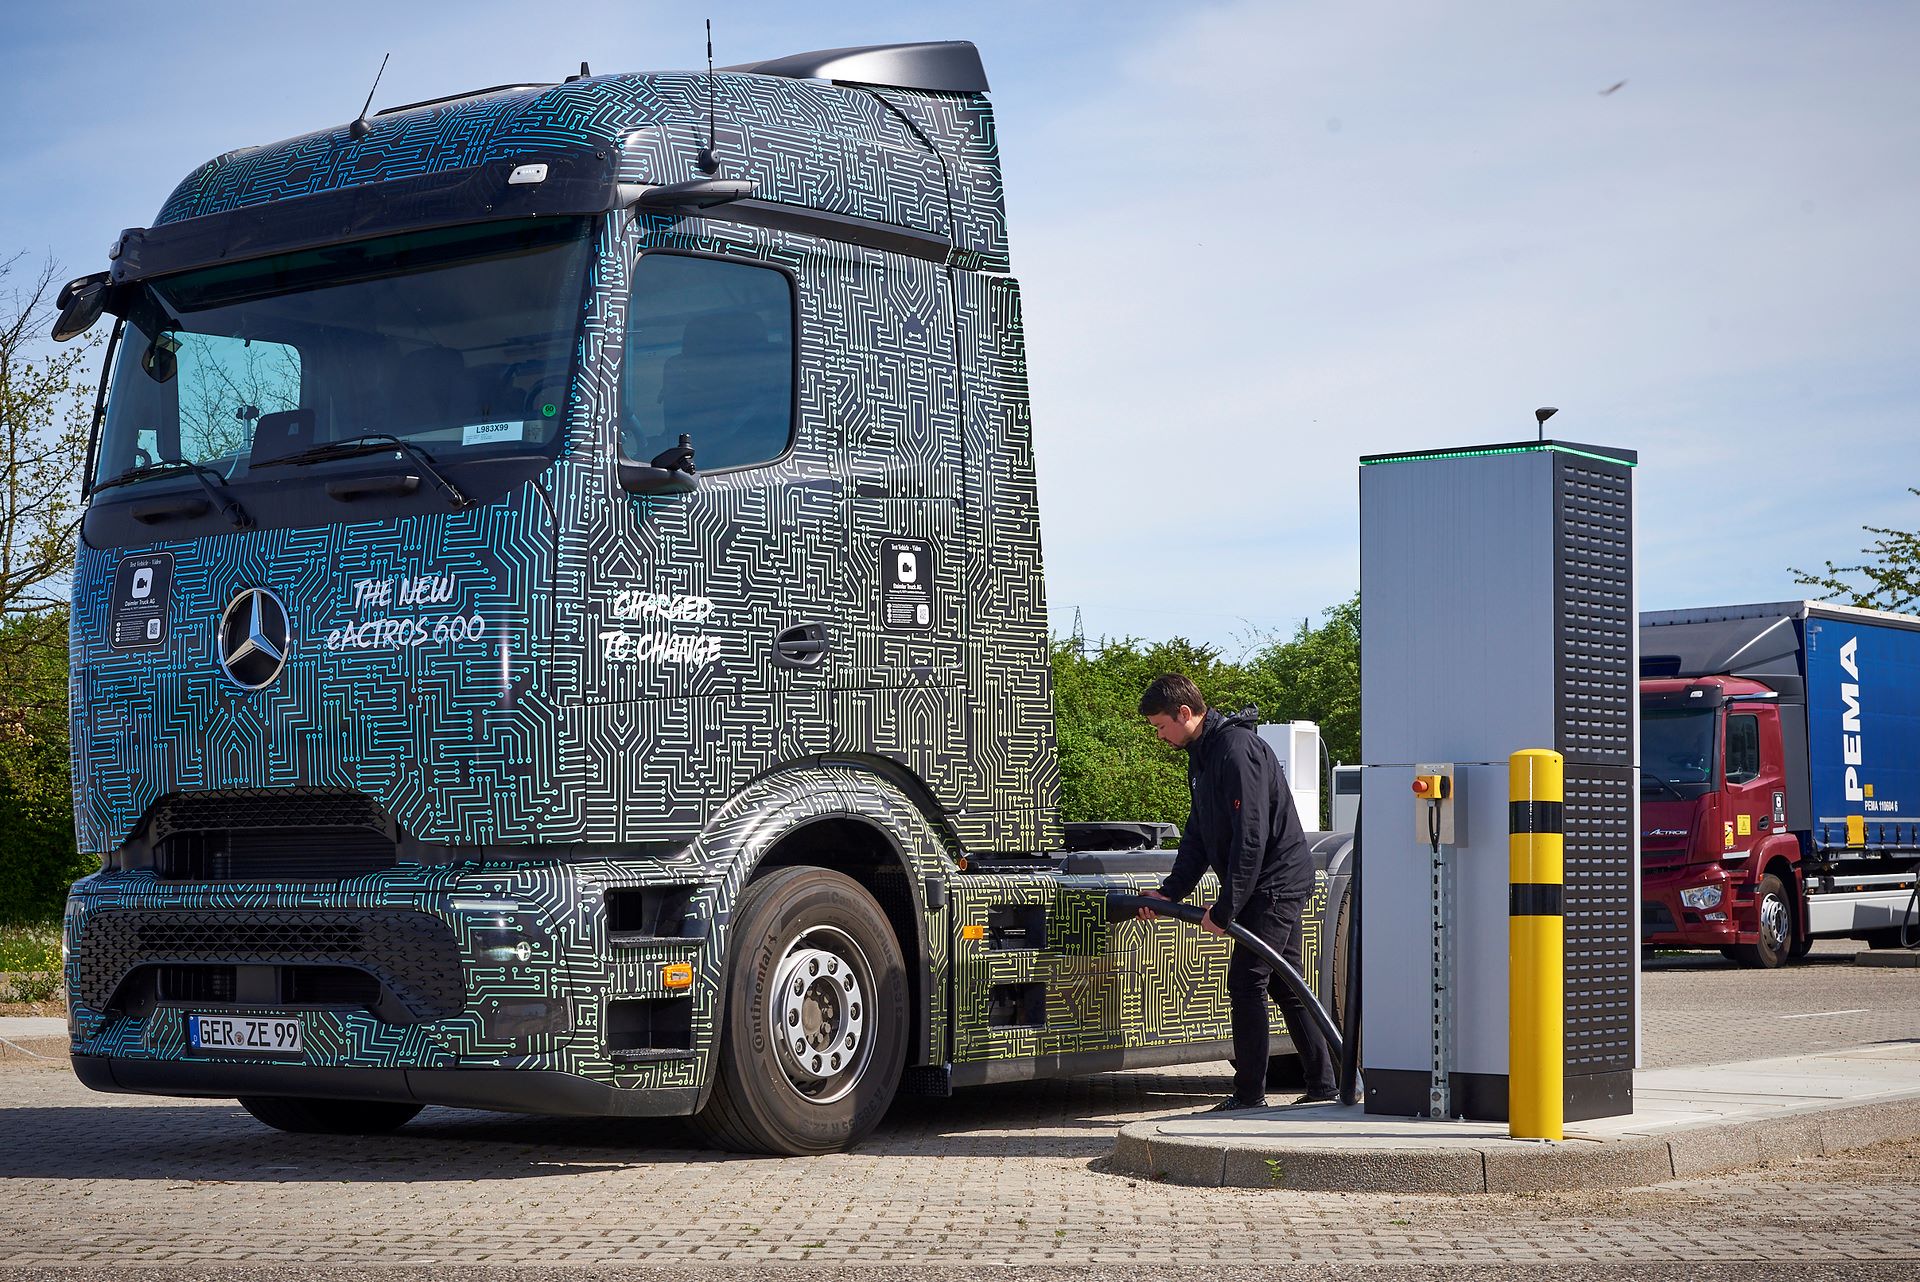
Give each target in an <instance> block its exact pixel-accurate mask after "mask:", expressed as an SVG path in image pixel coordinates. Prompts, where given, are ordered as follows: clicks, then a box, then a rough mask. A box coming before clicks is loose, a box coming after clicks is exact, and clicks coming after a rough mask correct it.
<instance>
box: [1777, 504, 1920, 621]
mask: <svg viewBox="0 0 1920 1282" xmlns="http://www.w3.org/2000/svg"><path fill="white" fill-rule="evenodd" d="M1907 493H1909V494H1912V495H1915V496H1916V497H1920V490H1916V489H1913V488H1911V487H1909V488H1908V490H1907ZM1861 528H1862V529H1864V530H1865V531H1866V532H1867V533H1868V534H1877V535H1879V537H1878V538H1877V539H1875V540H1874V541H1873V542H1872V543H1869V544H1868V545H1867V546H1866V547H1864V548H1861V549H1860V555H1861V556H1862V557H1864V558H1866V559H1865V560H1863V561H1861V562H1860V563H1859V564H1858V565H1836V564H1834V563H1833V562H1832V561H1828V562H1827V563H1826V569H1825V570H1824V571H1819V572H1815V573H1808V572H1807V571H1805V570H1801V569H1797V568H1793V567H1789V571H1788V572H1789V573H1791V574H1793V575H1794V576H1795V578H1794V580H1793V581H1794V582H1795V583H1798V584H1800V585H1802V586H1804V587H1809V588H1818V589H1819V590H1820V591H1821V592H1823V593H1825V596H1824V597H1822V599H1823V600H1827V601H1841V602H1843V603H1845V604H1847V605H1857V606H1862V607H1865V608H1866V609H1869V610H1911V609H1912V608H1913V607H1914V605H1915V603H1917V602H1920V534H1914V533H1909V532H1908V531H1906V530H1892V529H1887V528H1884V527H1882V526H1878V525H1867V526H1862V527H1861ZM1849 576H1857V577H1856V578H1850V577H1849ZM1860 580H1865V581H1864V582H1861V581H1860Z"/></svg>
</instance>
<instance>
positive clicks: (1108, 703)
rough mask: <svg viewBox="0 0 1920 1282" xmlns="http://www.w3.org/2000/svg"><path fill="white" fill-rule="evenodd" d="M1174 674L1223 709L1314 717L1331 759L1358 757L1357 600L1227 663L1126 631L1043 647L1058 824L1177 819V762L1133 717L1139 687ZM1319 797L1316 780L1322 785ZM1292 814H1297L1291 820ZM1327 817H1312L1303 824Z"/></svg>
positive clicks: (1180, 764) (1278, 717)
mask: <svg viewBox="0 0 1920 1282" xmlns="http://www.w3.org/2000/svg"><path fill="white" fill-rule="evenodd" d="M1164 672H1181V673H1185V674H1186V675H1187V676H1189V677H1192V678H1193V680H1194V682H1195V683H1196V684H1198V685H1199V687H1200V691H1201V693H1202V694H1204V695H1205V696H1206V698H1207V702H1208V703H1209V704H1211V705H1212V706H1214V707H1217V708H1220V709H1222V710H1225V711H1230V712H1231V711H1238V710H1239V709H1241V708H1244V707H1248V706H1253V707H1256V708H1258V709H1259V710H1260V718H1261V720H1263V721H1314V722H1317V723H1319V726H1320V733H1321V736H1322V738H1323V740H1324V741H1325V743H1326V747H1327V751H1328V753H1329V754H1330V755H1331V757H1332V759H1333V760H1335V761H1358V760H1359V759H1360V599H1359V598H1358V597H1354V598H1353V599H1352V600H1349V601H1346V602H1344V603H1343V604H1340V605H1337V606H1334V607H1333V608H1331V609H1329V610H1327V611H1326V612H1325V614H1324V615H1323V621H1322V622H1321V623H1320V624H1319V625H1318V626H1314V625H1312V624H1309V623H1304V622H1303V623H1302V624H1301V625H1300V627H1299V628H1298V629H1296V630H1295V632H1294V634H1293V635H1292V636H1291V637H1287V638H1284V639H1282V638H1273V639H1270V640H1268V641H1266V642H1264V643H1262V644H1259V645H1257V646H1256V647H1255V648H1254V649H1253V650H1252V651H1251V652H1250V653H1249V654H1248V655H1247V656H1246V657H1245V658H1243V659H1241V660H1239V661H1237V662H1235V661H1229V660H1226V659H1223V658H1221V656H1220V652H1219V651H1218V650H1215V649H1213V648H1212V647H1211V646H1205V645H1199V644H1196V643H1195V642H1192V641H1187V640H1184V639H1182V638H1178V637H1176V638H1174V639H1173V640H1170V641H1159V642H1145V641H1141V640H1138V639H1137V638H1131V637H1129V638H1125V639H1123V640H1120V641H1113V642H1107V643H1105V644H1103V645H1101V646H1100V647H1098V648H1097V649H1083V648H1082V647H1080V646H1078V645H1076V644H1075V643H1073V642H1071V641H1061V642H1056V643H1055V644H1054V647H1053V705H1054V730H1055V734H1056V736H1057V739H1058V743H1059V750H1060V783H1061V796H1060V810H1061V817H1062V818H1063V819H1065V820H1067V821H1068V822H1069V823H1074V822H1081V821H1085V820H1090V819H1116V820H1132V821H1146V822H1166V823H1179V824H1184V823H1185V822H1186V820H1187V808H1188V806H1187V762H1186V756H1185V754H1184V753H1182V752H1180V751H1179V750H1178V749H1175V748H1169V747H1168V746H1167V745H1165V744H1163V743H1161V742H1160V740H1159V739H1158V738H1157V737H1156V736H1155V735H1154V733H1153V729H1152V727H1151V726H1149V725H1148V724H1147V722H1146V720H1145V719H1144V718H1142V717H1141V716H1140V714H1139V711H1138V709H1139V706H1140V693H1141V691H1143V690H1145V689H1146V688H1147V685H1148V683H1149V682H1151V681H1152V680H1153V679H1154V678H1155V677H1157V676H1159V675H1160V674H1161V673H1164ZM1321 792H1322V794H1323V798H1322V800H1323V804H1324V801H1325V797H1324V794H1325V792H1326V789H1325V788H1324V786H1323V787H1322V789H1321ZM1302 818H1303V819H1304V818H1305V816H1303V817H1302ZM1325 822H1326V816H1325V813H1324V812H1323V813H1322V815H1320V816H1318V817H1316V818H1315V819H1314V821H1313V823H1312V824H1310V825H1309V826H1310V827H1314V826H1318V825H1320V824H1324V823H1325Z"/></svg>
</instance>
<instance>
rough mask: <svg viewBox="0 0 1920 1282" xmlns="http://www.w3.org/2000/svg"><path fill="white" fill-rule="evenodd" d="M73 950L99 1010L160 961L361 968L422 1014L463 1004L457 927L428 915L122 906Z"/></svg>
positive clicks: (82, 982) (424, 1017)
mask: <svg viewBox="0 0 1920 1282" xmlns="http://www.w3.org/2000/svg"><path fill="white" fill-rule="evenodd" d="M76 947H77V949H78V956H79V970H80V975H79V984H78V988H79V994H80V999H81V1000H82V1001H83V1002H85V1003H86V1004H87V1005H88V1006H90V1007H92V1008H93V1009H95V1010H105V1009H108V1008H109V1006H111V1005H112V1003H113V1001H114V999H115V996H116V994H117V993H118V992H119V989H120V986H121V983H122V982H123V981H124V980H125V979H126V977H127V976H128V974H130V973H131V972H132V971H134V970H136V969H138V968H140V967H143V966H150V965H154V964H156V963H195V964H197V965H200V966H227V967H231V966H254V965H281V966H288V967H312V966H334V967H343V968H347V969H350V970H355V971H364V972H366V973H367V974H368V975H369V977H371V978H372V979H374V980H377V981H378V982H379V983H381V984H384V985H386V987H387V989H388V991H390V992H391V993H392V994H393V996H394V998H395V999H396V1000H398V1002H399V1003H400V1005H401V1006H403V1007H404V1008H405V1009H406V1010H407V1011H408V1012H409V1013H410V1014H412V1015H413V1016H414V1018H415V1019H417V1020H420V1021H431V1020H436V1019H448V1018H451V1017H452V1016H454V1015H457V1014H459V1013H460V1010H461V1008H462V1007H463V1006H464V1005H465V1004H466V990H465V986H464V983H463V981H462V977H461V971H460V949H459V944H458V942H457V941H456V940H455V938H454V934H453V929H452V928H451V927H450V926H448V925H447V923H445V922H443V921H441V920H440V919H439V918H437V917H432V916H429V915H427V914H426V913H417V912H391V911H382V910H377V909H360V910H344V911H335V910H320V909H293V908H264V909H219V910H216V909H142V908H117V909H110V910H107V911H105V912H101V913H98V914H95V915H94V916H93V917H92V918H90V919H89V920H88V921H87V922H86V924H85V926H84V927H83V929H82V930H81V933H80V936H79V938H78V940H77V941H76ZM177 969H181V970H185V969H188V967H187V966H179V967H177ZM318 982H321V983H334V982H346V981H331V980H328V981H318ZM355 1000H358V999H355Z"/></svg>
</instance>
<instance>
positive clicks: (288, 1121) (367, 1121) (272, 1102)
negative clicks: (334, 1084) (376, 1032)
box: [240, 1095, 421, 1135]
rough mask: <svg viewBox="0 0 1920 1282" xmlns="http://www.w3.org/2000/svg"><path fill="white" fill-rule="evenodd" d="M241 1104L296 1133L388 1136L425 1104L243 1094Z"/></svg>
mask: <svg viewBox="0 0 1920 1282" xmlns="http://www.w3.org/2000/svg"><path fill="white" fill-rule="evenodd" d="M240 1107H241V1108H244V1109H246V1110H247V1112H249V1113H251V1114H253V1115H254V1117H255V1118H256V1119H257V1120H259V1121H262V1122H265V1123H266V1124H267V1125H268V1126H271V1127H272V1128H273V1129H274V1130H276V1131H292V1132H293V1133H294V1134H296V1135H385V1134H386V1133H387V1132H388V1131H397V1130H399V1129H400V1128H401V1127H402V1126H405V1125H406V1124H407V1123H408V1122H410V1121H412V1120H413V1117H414V1114H416V1113H418V1112H419V1111H420V1107H421V1106H420V1105H418V1104H402V1103H398V1102H396V1101H392V1100H357V1099H293V1098H288V1097H286V1096H281V1095H242V1096H241V1097H240Z"/></svg>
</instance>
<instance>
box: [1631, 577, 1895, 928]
mask: <svg viewBox="0 0 1920 1282" xmlns="http://www.w3.org/2000/svg"><path fill="white" fill-rule="evenodd" d="M1640 674H1641V682H1640V763H1641V775H1640V780H1641V791H1640V813H1641V823H1642V833H1641V869H1642V873H1641V876H1642V891H1643V899H1642V904H1641V917H1640V925H1641V939H1642V942H1643V943H1644V944H1646V945H1647V946H1650V947H1663V948H1718V949H1720V950H1721V951H1723V952H1724V953H1726V955H1727V956H1728V957H1730V958H1732V959H1734V960H1736V961H1738V962H1740V963H1741V964H1742V965H1746V966H1778V965H1781V964H1782V963H1784V962H1787V961H1790V960H1792V959H1794V958H1796V957H1798V956H1801V955H1803V954H1804V953H1805V952H1806V950H1807V948H1808V947H1810V946H1811V943H1812V941H1813V940H1814V939H1816V938H1819V937H1823V936H1824V937H1833V938H1853V939H1863V940H1866V941H1867V942H1869V943H1870V944H1873V945H1876V946H1881V947H1892V946H1895V945H1897V944H1898V943H1900V942H1901V938H1902V934H1903V929H1904V931H1905V932H1906V934H1907V936H1908V937H1909V938H1912V937H1914V936H1915V935H1920V921H1916V918H1915V912H1914V895H1915V890H1914V887H1915V882H1916V879H1917V878H1920V619H1916V618H1912V617H1909V616H1906V615H1900V614H1889V613H1885V612H1883V611H1879V610H1859V609H1853V608H1850V607H1846V606H1836V605H1828V604H1824V603H1822V602H1818V601H1784V602H1775V603H1771V604H1765V605H1740V606H1726V607H1722V608H1715V609H1703V610H1673V611H1666V612H1662V613H1650V614H1643V615H1641V616H1640Z"/></svg>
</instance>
